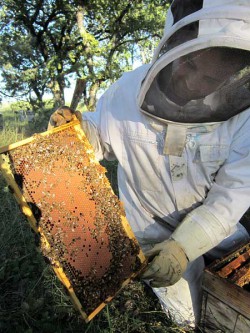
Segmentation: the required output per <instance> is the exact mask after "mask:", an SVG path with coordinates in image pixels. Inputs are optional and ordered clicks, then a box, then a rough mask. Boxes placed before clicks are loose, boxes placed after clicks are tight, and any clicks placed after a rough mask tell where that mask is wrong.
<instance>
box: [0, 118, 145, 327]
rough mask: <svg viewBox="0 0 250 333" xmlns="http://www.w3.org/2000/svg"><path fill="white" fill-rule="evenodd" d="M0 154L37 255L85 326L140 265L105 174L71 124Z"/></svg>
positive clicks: (137, 249)
mask: <svg viewBox="0 0 250 333" xmlns="http://www.w3.org/2000/svg"><path fill="white" fill-rule="evenodd" d="M0 152H1V153H2V154H1V155H0V157H1V161H0V162H1V169H2V171H3V175H4V176H5V178H6V180H7V182H8V184H9V187H10V188H11V189H12V191H13V193H14V196H15V198H16V199H17V201H18V203H19V205H20V208H21V209H22V211H23V212H24V214H25V215H26V216H27V218H28V220H29V222H30V224H31V226H32V228H33V229H34V230H35V232H36V233H37V234H38V235H39V238H40V248H41V251H42V254H43V255H44V257H45V258H46V261H48V262H49V264H50V265H51V266H52V267H53V269H54V271H55V273H56V274H57V276H58V277H59V279H60V280H61V282H62V283H63V284H64V285H65V287H66V289H67V290H68V292H69V294H70V296H71V298H72V301H73V303H74V305H75V306H76V307H77V308H78V310H79V311H80V312H81V314H82V316H83V318H84V320H85V321H86V322H88V321H89V320H91V319H92V318H93V317H94V316H95V315H96V314H97V313H98V312H99V311H100V310H101V309H102V308H103V307H104V306H105V304H106V303H107V302H108V301H110V300H111V299H112V298H113V297H114V296H115V294H116V293H117V292H118V291H119V290H120V289H121V288H122V287H123V286H124V285H125V284H127V283H128V282H129V281H130V279H131V278H133V277H135V276H136V275H137V274H138V273H139V272H140V270H141V269H142V268H143V267H144V266H145V257H144V256H143V254H142V251H141V249H140V247H139V244H138V242H137V241H136V239H135V237H134V234H133V232H132V230H131V229H130V226H129V224H128V222H127V220H126V218H125V212H124V209H123V207H122V205H121V203H120V201H119V199H118V198H117V197H116V195H115V194H114V193H113V191H112V188H111V186H110V184H109V181H108V179H107V178H106V175H105V171H106V170H105V168H103V167H102V166H101V165H100V164H99V163H98V162H97V161H96V160H95V157H94V154H93V151H92V148H91V146H90V144H89V142H88V140H87V139H86V137H85V135H84V133H83V132H82V130H81V127H80V124H79V122H78V121H74V122H72V123H70V124H67V125H63V126H60V127H59V128H56V129H54V130H51V131H48V132H44V133H41V134H37V135H34V136H33V137H32V138H29V139H27V140H24V141H21V142H20V143H16V144H13V145H10V146H8V147H4V148H1V150H0Z"/></svg>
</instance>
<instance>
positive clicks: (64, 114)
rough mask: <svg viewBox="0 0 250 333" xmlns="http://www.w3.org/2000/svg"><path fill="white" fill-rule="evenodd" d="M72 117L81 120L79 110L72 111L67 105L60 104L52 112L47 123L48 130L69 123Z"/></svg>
mask: <svg viewBox="0 0 250 333" xmlns="http://www.w3.org/2000/svg"><path fill="white" fill-rule="evenodd" d="M74 119H78V120H79V121H81V120H82V115H81V112H80V111H74V110H73V109H71V108H69V107H68V106H62V107H60V108H58V109H57V110H56V111H55V112H54V113H52V115H51V117H50V120H49V124H48V130H50V129H52V128H54V127H58V126H61V125H64V124H66V123H69V122H70V121H72V120H74Z"/></svg>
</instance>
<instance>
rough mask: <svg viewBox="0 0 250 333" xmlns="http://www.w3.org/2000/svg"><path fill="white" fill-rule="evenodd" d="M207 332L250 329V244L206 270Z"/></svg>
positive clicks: (238, 332)
mask: <svg viewBox="0 0 250 333" xmlns="http://www.w3.org/2000/svg"><path fill="white" fill-rule="evenodd" d="M201 325H202V328H203V331H204V332H211V333H212V332H231V333H246V332H250V243H248V244H245V245H244V246H242V247H240V248H239V249H238V250H237V251H235V252H233V253H231V254H229V255H228V256H226V257H225V258H223V259H221V260H217V261H215V262H214V263H212V264H211V265H210V266H209V267H208V268H207V269H206V270H205V272H204V279H203V304H202V320H201Z"/></svg>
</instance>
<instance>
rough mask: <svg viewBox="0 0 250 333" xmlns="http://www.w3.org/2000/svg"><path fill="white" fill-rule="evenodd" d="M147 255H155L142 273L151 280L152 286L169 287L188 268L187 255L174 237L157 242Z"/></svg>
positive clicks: (144, 277)
mask: <svg viewBox="0 0 250 333" xmlns="http://www.w3.org/2000/svg"><path fill="white" fill-rule="evenodd" d="M145 255H146V256H147V257H149V258H150V257H154V259H153V260H152V262H150V263H149V265H148V267H147V269H146V271H145V272H144V273H143V274H142V278H143V279H149V280H150V285H151V286H152V287H167V286H171V285H173V284H175V283H176V282H177V281H179V280H180V278H181V277H182V275H183V273H184V272H185V270H186V268H187V264H188V259H187V256H186V254H185V252H184V251H183V249H182V248H181V246H180V245H179V244H178V243H177V242H176V241H174V240H173V239H168V240H166V241H164V242H161V243H159V244H156V245H155V246H154V247H153V248H152V250H149V251H147V252H146V253H145Z"/></svg>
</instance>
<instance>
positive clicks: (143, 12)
mask: <svg viewBox="0 0 250 333" xmlns="http://www.w3.org/2000/svg"><path fill="white" fill-rule="evenodd" d="M168 3H169V1H159V0H154V1H149V0H144V1H130V0H126V1H122V2H121V1H111V2H110V1H107V0H93V1H79V0H68V1H66V0H58V1H50V0H43V1H41V0H35V1H30V0H24V1H15V0H6V1H5V2H4V4H2V5H0V18H1V20H0V36H1V40H0V47H1V50H2V52H1V55H0V63H1V65H2V73H1V75H2V78H3V82H4V87H3V89H2V93H3V94H9V95H11V96H16V97H23V96H28V97H29V99H30V100H34V99H36V100H38V101H39V102H40V105H42V99H43V96H44V94H45V93H46V92H52V93H53V96H54V100H55V101H56V103H57V104H64V88H65V87H67V86H68V85H69V78H70V77H74V78H76V77H80V78H82V79H84V80H85V81H86V89H85V90H84V91H83V97H84V103H85V104H86V105H87V108H88V109H92V108H93V107H94V105H95V101H96V94H97V91H98V89H99V87H100V86H101V85H102V87H105V86H107V85H108V84H110V83H111V82H113V81H114V80H116V79H117V78H118V77H119V76H120V75H121V74H122V73H123V72H124V71H127V70H131V69H132V66H133V63H134V62H135V61H137V60H139V61H145V62H147V61H149V60H150V58H151V56H152V50H153V49H154V47H155V44H156V42H157V41H158V40H159V38H160V36H161V34H162V30H163V26H164V20H165V14H166V11H167V8H168V6H169V4H168Z"/></svg>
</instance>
